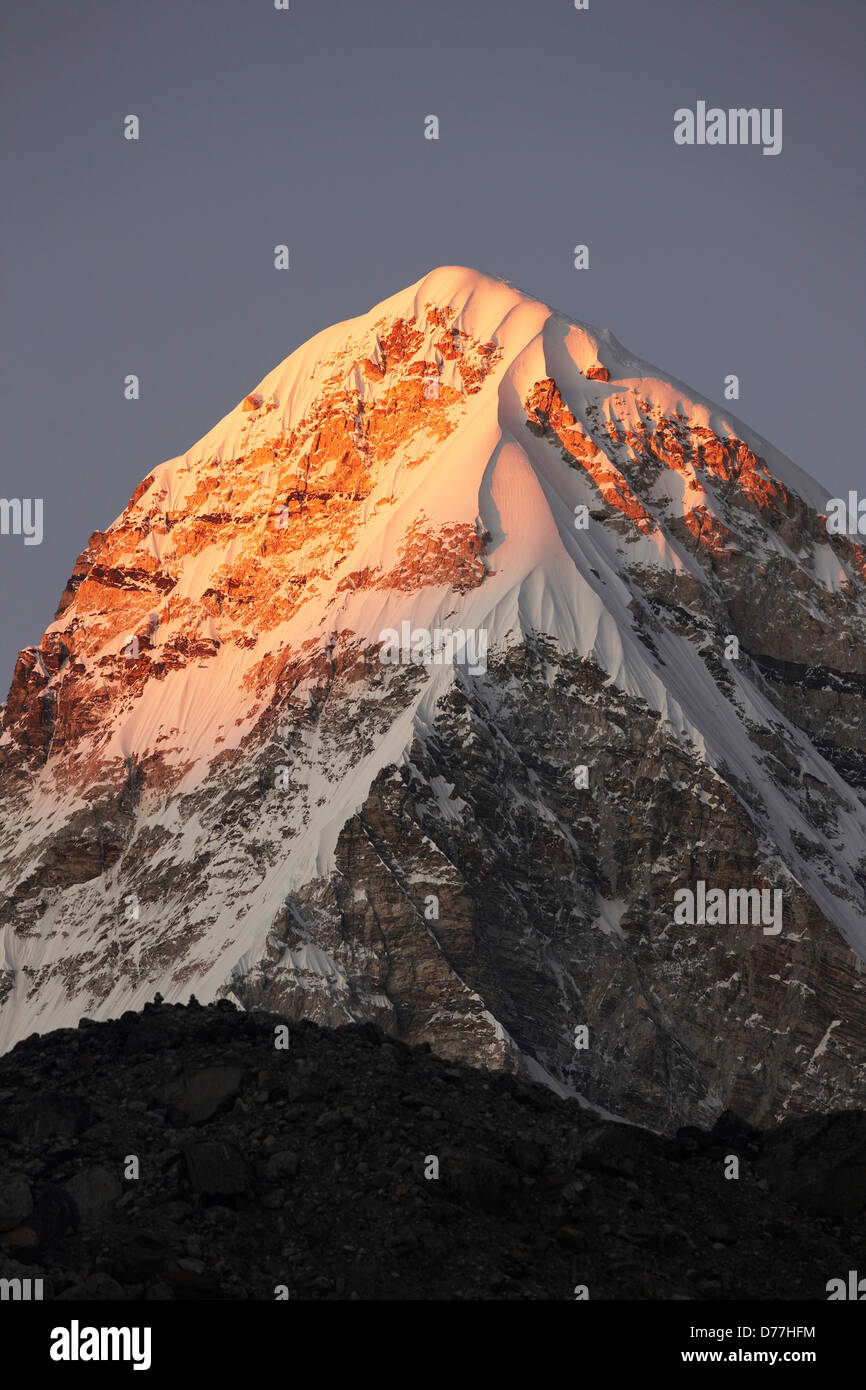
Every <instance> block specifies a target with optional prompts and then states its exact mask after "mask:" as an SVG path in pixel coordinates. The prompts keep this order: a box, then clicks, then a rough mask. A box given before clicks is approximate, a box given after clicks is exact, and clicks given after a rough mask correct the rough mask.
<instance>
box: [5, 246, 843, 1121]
mask: <svg viewBox="0 0 866 1390" xmlns="http://www.w3.org/2000/svg"><path fill="white" fill-rule="evenodd" d="M602 364H603V365H602ZM825 506H826V498H824V497H823V496H822V492H821V489H820V488H819V487H818V485H817V484H815V483H813V482H812V481H811V480H810V479H809V478H808V477H806V475H804V474H801V473H800V472H799V470H797V469H796V468H795V467H794V466H793V465H792V464H790V463H789V462H788V461H787V460H785V459H784V458H783V457H782V456H781V455H779V454H778V453H777V452H776V451H775V450H773V449H772V448H771V447H770V446H769V445H768V444H766V442H765V441H762V440H760V439H759V438H758V437H757V436H754V435H752V433H751V432H750V431H749V430H748V428H747V427H746V426H745V425H743V424H742V423H741V422H739V421H736V420H734V419H733V418H732V417H730V416H729V415H728V414H727V413H726V412H723V411H720V410H717V409H715V408H713V407H712V406H711V405H709V404H708V403H706V402H703V401H700V400H698V399H694V398H692V397H690V396H689V394H688V393H687V391H686V388H684V387H682V386H681V385H680V384H679V383H673V382H669V381H667V380H665V379H661V378H658V377H653V376H652V374H651V371H650V369H649V368H647V367H645V365H644V364H642V363H639V362H638V361H636V360H635V359H633V358H631V357H630V356H629V355H628V353H627V352H626V351H625V350H624V349H623V348H622V347H621V346H620V345H619V344H618V343H616V340H615V339H613V338H611V337H610V335H607V334H603V333H599V332H596V331H595V330H590V329H587V328H584V327H581V326H580V325H577V324H574V323H572V322H571V321H570V320H567V319H565V318H563V317H562V316H560V315H556V314H552V313H551V312H550V311H549V310H548V309H547V308H546V306H544V305H541V304H538V303H537V302H536V301H534V300H531V299H529V298H527V297H526V296H524V295H522V294H520V293H519V292H518V291H516V290H514V289H513V288H511V287H510V286H507V285H505V284H504V283H502V282H496V281H493V280H491V279H489V278H488V277H485V276H481V275H478V274H476V273H474V272H468V271H460V270H455V269H449V270H440V271H436V272H433V274H431V275H430V276H428V277H427V278H426V279H425V280H424V281H422V282H420V283H419V284H418V285H417V286H413V287H412V288H411V289H410V290H408V291H405V292H404V293H402V294H401V295H397V296H395V297H394V299H393V300H389V301H386V302H385V304H383V305H380V306H378V307H377V309H375V310H373V311H372V313H371V314H370V315H368V316H366V318H362V319H359V320H355V321H353V322H352V323H349V324H345V325H340V326H339V327H338V328H335V329H332V330H328V332H327V333H325V334H322V335H319V337H318V338H316V339H313V340H312V341H311V342H310V343H309V344H307V345H306V346H305V347H304V348H302V349H300V350H299V351H298V353H295V354H293V356H292V357H290V358H289V359H287V361H286V362H285V363H284V364H283V365H282V366H281V367H279V368H277V369H276V371H275V372H273V373H271V375H270V376H269V377H267V378H266V379H265V380H264V381H263V382H262V383H260V385H259V387H258V388H257V389H256V391H254V392H252V393H250V394H249V395H247V396H246V398H245V399H244V400H243V401H242V403H241V405H239V406H238V407H237V408H236V409H235V410H234V411H233V412H231V413H230V414H229V415H228V416H227V417H226V418H225V420H223V421H222V422H221V423H220V424H219V425H218V426H217V427H216V428H215V429H214V430H213V431H211V433H210V434H209V435H208V436H206V437H205V439H204V440H202V441H201V443H200V444H199V445H198V446H197V447H196V448H195V449H194V450H191V451H190V453H189V454H187V455H186V456H184V457H183V458H181V459H175V460H172V461H170V462H169V463H167V464H164V465H162V466H161V467H160V468H157V469H155V470H154V472H153V473H152V474H151V475H150V476H149V477H148V478H147V479H145V481H144V483H142V485H141V486H140V487H139V488H138V489H136V492H135V494H134V496H133V498H132V500H131V501H130V503H129V505H128V507H127V508H126V510H125V511H124V513H123V515H122V516H121V517H120V518H118V520H117V521H116V522H115V523H114V524H113V525H112V526H110V527H109V528H108V530H107V531H106V532H105V533H104V535H103V534H102V533H100V532H95V533H94V535H93V536H92V537H91V539H90V542H89V543H88V548H87V549H86V550H85V551H84V552H83V553H82V555H81V556H80V557H79V560H78V561H77V562H76V566H75V570H74V572H73V576H72V578H71V579H70V582H69V585H68V586H67V589H66V591H65V592H64V595H63V597H62V599H61V602H60V605H59V607H58V611H57V616H56V618H55V621H54V623H53V624H52V625H51V626H50V627H49V628H48V629H47V631H46V633H45V636H44V637H43V639H42V642H41V643H40V645H39V647H38V648H31V649H28V650H27V651H25V652H22V653H21V656H20V658H19V662H18V666H17V668H16V672H15V677H14V680H13V683H12V688H11V690H10V693H9V698H8V700H7V703H6V706H5V710H4V714H3V725H2V730H3V732H2V737H0V813H2V831H0V851H2V860H3V871H2V872H3V878H2V884H3V893H4V895H3V899H2V902H0V941H2V951H0V1046H4V1047H7V1046H9V1045H11V1044H12V1043H14V1041H15V1040H16V1039H18V1038H20V1037H22V1036H24V1035H26V1034H27V1033H29V1032H31V1031H33V1030H34V1029H38V1030H40V1031H42V1030H45V1029H47V1028H50V1027H53V1026H56V1025H63V1024H68V1023H71V1022H75V1021H77V1019H78V1018H79V1017H80V1016H81V1015H82V1014H84V1013H88V1014H92V1015H96V1016H100V1017H107V1016H111V1015H115V1014H118V1013H120V1012H122V1011H123V1009H124V1008H126V1007H127V1006H128V1005H129V1004H135V1003H139V1004H140V1003H141V1002H143V1000H144V999H145V998H148V997H150V996H152V995H153V993H154V990H155V989H157V988H158V989H159V990H160V991H161V992H162V994H163V995H165V996H166V997H167V998H169V999H177V998H179V997H181V996H185V994H186V993H188V992H189V989H190V988H194V989H195V991H196V993H197V994H198V996H199V997H200V998H202V999H211V998H214V997H217V996H218V995H221V994H226V993H230V994H231V995H232V996H233V997H234V998H235V999H237V1000H239V1001H241V1002H242V1003H244V1004H245V1005H247V1006H250V1007H253V1006H260V1007H261V1006H264V1007H267V1008H272V1009H276V1010H280V1011H283V1012H286V1013H288V1014H290V1015H291V1016H292V1017H296V1018H301V1017H303V1018H309V1019H312V1020H314V1021H317V1022H323V1023H328V1024H331V1025H334V1024H338V1023H344V1022H348V1021H352V1020H355V1021H359V1020H365V1019H369V1020H373V1021H375V1022H377V1023H378V1024H379V1025H380V1026H382V1027H383V1028H385V1029H386V1030H388V1031H390V1032H392V1033H394V1034H395V1035H397V1036H399V1037H402V1038H404V1039H406V1040H408V1041H410V1042H425V1041H426V1042H429V1043H430V1044H431V1046H432V1047H433V1048H434V1049H435V1050H436V1051H437V1052H438V1053H440V1054H441V1055H443V1056H445V1057H448V1058H452V1059H462V1060H466V1061H469V1062H472V1063H474V1064H480V1065H484V1066H488V1067H493V1068H502V1069H506V1070H525V1071H528V1072H529V1073H530V1074H531V1075H533V1076H536V1077H545V1078H547V1079H548V1080H550V1081H552V1082H553V1083H554V1084H556V1085H559V1086H565V1087H567V1088H570V1089H572V1090H574V1091H576V1092H578V1093H580V1094H581V1095H583V1096H585V1097H586V1098H587V1099H588V1100H589V1101H590V1102H591V1103H592V1104H594V1105H596V1106H599V1107H602V1108H606V1109H608V1110H611V1111H615V1112H617V1113H620V1114H624V1115H627V1116H629V1117H630V1118H633V1119H638V1120H640V1121H642V1122H644V1123H646V1124H648V1125H650V1126H652V1127H654V1128H658V1129H665V1128H669V1127H672V1126H676V1125H677V1124H679V1123H682V1122H685V1121H694V1120H710V1119H712V1118H713V1117H714V1116H715V1115H717V1114H718V1113H720V1112H721V1111H722V1110H723V1109H725V1108H735V1109H737V1110H738V1111H739V1112H740V1113H742V1114H744V1115H745V1116H746V1117H748V1118H750V1119H752V1120H754V1121H759V1122H761V1123H764V1122H770V1121H772V1120H776V1119H780V1118H782V1117H784V1116H786V1115H796V1114H802V1113H804V1112H808V1111H812V1110H815V1109H818V1110H829V1109H832V1108H845V1107H848V1106H852V1105H855V1104H857V1103H858V1102H859V1101H861V1100H862V1097H863V1094H864V1081H866V1012H864V977H863V975H862V974H861V961H862V959H863V957H864V956H866V911H864V893H866V714H864V709H866V705H864V701H863V694H864V690H866V655H864V653H866V647H864V637H866V557H864V552H863V548H862V547H861V546H859V545H857V544H855V543H854V542H853V541H852V540H851V539H850V538H848V537H838V536H834V535H829V534H828V533H827V529H826V525H825V520H824V515H823V509H824V507H825ZM404 627H405V628H406V629H408V630H409V632H410V634H411V632H413V631H417V630H421V632H422V634H423V633H429V632H430V631H437V630H438V631H446V632H449V633H451V632H453V631H455V630H458V631H460V632H461V633H462V632H468V633H470V634H475V635H477V634H479V633H483V634H484V637H485V643H486V644H485V646H484V650H483V652H482V653H481V659H480V660H476V663H475V665H474V666H473V665H472V663H471V662H463V664H462V665H449V664H448V659H447V658H446V659H445V660H444V661H440V663H439V664H436V662H435V660H434V661H433V662H432V664H423V661H424V660H425V659H427V660H429V658H424V657H423V656H418V657H416V663H419V664H416V663H413V662H412V661H411V660H409V659H404V660H401V661H399V662H397V663H395V664H392V663H391V662H390V661H389V660H385V659H384V648H383V641H384V633H385V632H388V631H391V632H397V633H400V632H401V630H402V629H403V628H404ZM422 648H423V644H422ZM477 655H478V654H477V653H476V657H477ZM579 769H583V771H582V772H580V771H578V770H579ZM698 882H702V883H705V884H706V885H707V886H708V887H709V888H710V889H718V890H723V892H724V893H725V894H726V901H728V900H729V899H728V898H727V894H728V893H729V891H730V892H732V893H735V894H736V893H737V892H740V891H742V892H743V893H744V894H745V893H746V892H747V891H749V890H752V889H766V890H768V892H769V898H770V899H772V897H773V894H774V893H775V892H777V891H781V893H782V900H783V913H782V920H781V930H779V931H776V930H775V928H772V929H770V930H768V929H767V928H769V926H770V924H769V922H764V921H758V920H752V921H748V922H745V923H737V922H731V923H728V922H726V921H722V922H718V921H713V920H712V919H709V918H708V920H707V921H705V922H700V921H699V922H695V923H693V924H689V923H688V922H687V921H678V920H676V918H675V903H676V902H677V901H678V898H677V895H678V894H679V893H680V891H681V890H684V889H691V890H693V889H694V888H695V886H696V885H697V884H698ZM584 1027H585V1028H587V1029H588V1036H587V1037H586V1038H582V1037H581V1035H580V1034H579V1032H576V1030H580V1029H581V1028H584ZM584 1042H586V1043H588V1045H587V1046H584V1045H583V1043H584ZM576 1043H577V1044H578V1045H577V1046H576Z"/></svg>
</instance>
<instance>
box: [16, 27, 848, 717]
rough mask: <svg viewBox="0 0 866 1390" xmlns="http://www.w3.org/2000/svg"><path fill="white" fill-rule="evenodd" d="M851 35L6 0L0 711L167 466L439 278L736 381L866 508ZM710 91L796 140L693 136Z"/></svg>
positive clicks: (712, 389)
mask: <svg viewBox="0 0 866 1390" xmlns="http://www.w3.org/2000/svg"><path fill="white" fill-rule="evenodd" d="M864 38H866V5H864V3H863V0H820V3H819V0H814V3H812V2H811V0H724V3H722V2H721V0H590V5H589V9H588V10H586V11H577V10H575V8H574V4H573V0H291V7H290V9H289V10H288V11H277V10H275V8H274V6H273V0H77V3H76V4H69V3H65V2H64V3H61V2H60V0H39V3H33V0H6V4H5V6H4V18H3V22H2V36H0V45H2V56H0V91H2V97H0V118H2V157H0V186H2V188H3V194H4V196H3V203H4V216H3V223H4V236H3V258H2V284H3V307H2V319H3V324H4V332H3V371H2V390H3V417H4V426H3V443H4V449H3V457H2V463H0V496H4V497H42V498H43V499H44V540H43V543H42V544H41V545H40V546H25V545H24V543H23V538H22V537H20V536H0V594H2V600H0V686H2V688H3V689H2V692H0V698H2V696H3V695H5V691H6V689H7V687H8V682H9V679H10V678H11V674H12V670H13V667H14V661H15V656H16V653H17V651H18V649H19V648H20V647H22V646H24V645H27V644H29V643H34V642H38V640H39V638H40V636H41V633H42V631H43V629H44V628H45V626H46V625H47V624H48V623H49V622H50V621H51V620H52V618H53V615H54V610H55V607H56V604H57V600H58V598H59V596H60V593H61V591H62V589H63V587H64V585H65V582H66V580H67V578H68V576H69V573H70V571H71V569H72V565H73V562H74V560H75V557H76V555H77V554H78V553H79V551H80V550H81V549H82V548H83V547H84V545H85V543H86V541H87V538H88V536H89V534H90V532H91V531H92V530H94V529H95V528H99V529H104V528H105V527H106V526H107V525H108V524H109V523H110V522H111V521H112V520H113V519H114V518H115V516H117V514H118V513H119V512H120V511H122V509H123V507H124V506H125V504H126V502H127V501H128V499H129V496H130V494H131V493H132V491H133V490H134V488H135V487H136V485H137V483H138V482H139V481H140V480H141V479H142V478H143V477H144V476H145V475H146V474H147V473H148V472H149V471H150V469H151V468H153V467H154V465H156V464H157V463H159V462H161V461H162V460H163V459H165V458H169V457H172V456H174V455H176V454H179V453H183V452H184V451H185V450H186V449H187V448H189V446H190V445H191V444H193V443H194V442H195V441H196V440H197V439H198V438H199V437H200V436H201V435H202V434H204V433H205V431H206V430H208V429H209V428H210V427H211V426H212V425H213V424H215V423H216V421H217V420H218V419H219V418H220V417H221V416H222V415H223V414H225V413H226V411H227V410H229V409H231V408H232V407H233V406H234V405H235V404H236V403H237V402H238V400H239V399H240V398H241V397H242V396H243V395H245V394H246V393H247V391H249V390H250V389H251V388H252V387H253V386H254V385H255V384H256V383H257V382H258V380H259V379H260V378H261V377H262V376H263V375H264V374H265V373H266V372H267V371H269V370H270V369H271V368H272V367H273V366H275V365H276V364H277V363H278V362H280V361H281V360H282V359H283V358H284V357H286V356H287V355H288V353H289V352H291V351H292V350H293V349H294V348H296V347H297V346H298V345H299V344H300V343H302V342H304V341H305V340H306V339H307V338H309V337H310V336H311V335H312V334H313V333H315V332H317V331H318V330H319V329H320V328H324V327H326V326H328V325H329V324H331V323H334V322H336V321H338V320H340V319H345V318H350V317H352V316H353V315H356V314H359V313H364V312H366V311H367V310H368V309H370V308H371V307H372V306H373V305H374V304H375V303H376V302H377V301H378V300H380V299H382V298H384V297H386V296H387V295H390V294H392V293H394V292H395V291H396V290H398V289H400V288H402V287H403V286H405V285H407V284H410V283H411V282H413V281H415V280H417V279H418V278H420V276H422V275H423V274H425V273H426V272H427V271H428V270H430V269H431V268H432V267H434V266H436V265H441V264H461V265H470V266H475V267H478V268H480V269H483V270H487V271H491V272H492V273H494V274H499V275H504V276H506V277H507V278H508V279H510V280H513V281H514V282H516V283H517V284H518V285H520V286H521V288H523V289H525V290H526V291H528V292H529V293H531V294H534V295H536V296H537V297H538V298H539V299H542V300H545V301H546V302H547V303H549V304H552V305H553V306H554V307H556V308H558V309H561V310H563V311H565V312H567V313H569V314H571V315H573V316H574V317H576V318H578V319H582V320H584V321H587V322H589V323H591V324H596V325H599V326H604V327H607V328H610V329H611V330H612V331H613V332H614V333H615V334H616V336H617V337H618V338H620V339H621V341H622V342H623V343H624V344H625V345H626V346H627V347H628V348H630V349H631V350H632V351H634V352H635V353H637V354H638V355H640V356H641V357H644V358H645V359H646V360H647V361H649V362H651V363H654V364H656V365H658V366H659V367H660V368H662V369H664V370H666V371H668V372H670V373H672V374H673V375H675V376H678V377H680V378H681V379H683V380H684V381H686V382H687V383H688V384H689V385H691V386H693V387H694V388H695V389H696V390H697V391H699V392H701V393H703V394H705V395H707V396H709V397H710V398H711V399H713V400H718V401H721V400H722V399H723V389H724V388H723V382H724V378H725V376H726V375H728V374H729V373H736V374H737V375H738V376H739V379H740V399H739V402H738V403H737V404H736V405H734V406H733V409H734V411H735V413H736V414H738V415H739V416H740V417H741V418H742V419H744V420H746V421H747V422H748V423H749V424H750V425H752V426H753V427H754V428H755V429H756V430H758V431H759V432H760V433H761V434H763V435H764V436H766V437H767V438H769V439H770V440H772V442H773V443H774V444H775V445H777V447H779V448H780V449H782V450H783V451H784V452H785V453H787V454H788V455H789V456H790V457H791V458H793V459H794V460H795V462H797V463H798V464H800V466H801V467H803V468H805V469H807V470H808V471H809V472H810V473H812V474H813V475H814V476H815V477H816V478H818V479H819V480H820V481H821V482H822V483H824V484H826V487H827V492H828V496H830V495H833V494H838V493H840V492H842V491H847V489H848V488H849V487H851V488H858V487H859V489H860V491H861V493H862V492H863V491H864V490H866V467H864V464H863V460H862V454H861V447H862V446H861V432H860V428H859V425H858V421H859V420H860V417H861V414H862V409H863V395H864V385H863V366H864V363H863V321H864V312H863V310H864V304H863V287H864V274H863V226H864V217H863V211H864V209H863V203H864V189H863V173H862V168H863V159H862V137H863V114H862V74H863V70H864V56H866V54H864V48H866V45H864ZM698 101H706V103H707V105H708V106H719V107H723V108H728V107H739V106H747V107H751V106H757V107H768V108H775V107H781V108H782V110H783V145H782V151H781V153H780V154H778V155H777V156H766V155H763V154H762V151H761V148H760V147H752V146H748V147H708V146H704V147H698V146H695V147H681V146H677V145H675V143H674V139H673V132H674V111H675V110H676V109H677V108H679V107H687V106H688V107H692V108H694V107H695V106H696V103H697V102H698ZM131 113H132V114H136V115H138V116H139V117H140V120H141V138H140V140H139V141H138V142H133V141H127V140H125V139H124V138H123V120H124V117H125V116H126V115H128V114H131ZM430 114H435V115H437V116H438V117H439V121H440V138H439V140H438V141H432V140H425V139H424V118H425V116H427V115H430ZM277 243H286V244H287V245H288V246H289V248H290V256H291V268H290V270H288V271H287V272H280V271H277V270H275V269H274V268H273V259H274V258H273V248H274V246H275V245H276V244H277ZM577 243H586V244H587V245H588V246H589V249H590V267H589V269H588V270H582V271H576V270H575V269H574V267H573V259H574V257H573V248H574V246H575V245H576V244H577ZM132 372H134V373H136V374H137V375H138V376H139V377H140V381H141V399H140V400H139V401H137V402H129V401H125V400H124V398H123V380H124V377H125V376H126V375H127V374H128V373H132Z"/></svg>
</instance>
